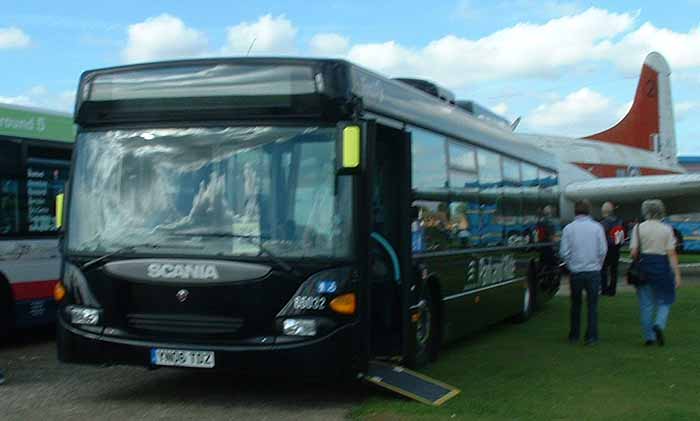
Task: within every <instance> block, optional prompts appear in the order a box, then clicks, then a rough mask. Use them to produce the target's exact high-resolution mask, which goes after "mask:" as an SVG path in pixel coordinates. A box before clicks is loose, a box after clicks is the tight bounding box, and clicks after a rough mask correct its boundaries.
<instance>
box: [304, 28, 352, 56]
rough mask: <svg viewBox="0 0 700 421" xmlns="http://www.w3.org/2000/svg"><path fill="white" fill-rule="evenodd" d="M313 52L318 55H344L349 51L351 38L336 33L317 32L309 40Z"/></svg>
mask: <svg viewBox="0 0 700 421" xmlns="http://www.w3.org/2000/svg"><path fill="white" fill-rule="evenodd" d="M309 46H310V47H311V53H312V54H314V55H318V56H331V57H335V56H342V55H345V53H347V52H348V48H349V47H350V40H348V39H347V38H346V37H344V36H342V35H339V34H334V33H322V34H316V35H314V36H313V37H312V38H311V41H309Z"/></svg>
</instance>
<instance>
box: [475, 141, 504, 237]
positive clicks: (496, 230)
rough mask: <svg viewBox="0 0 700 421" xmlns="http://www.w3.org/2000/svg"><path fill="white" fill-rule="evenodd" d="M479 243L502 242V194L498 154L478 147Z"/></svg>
mask: <svg viewBox="0 0 700 421" xmlns="http://www.w3.org/2000/svg"><path fill="white" fill-rule="evenodd" d="M477 158H478V163H479V225H480V226H479V231H478V232H479V237H480V241H479V245H481V246H497V245H501V244H503V231H504V229H503V228H504V227H503V219H502V218H501V215H502V206H503V202H502V200H501V199H502V194H503V188H502V184H503V179H502V177H501V157H500V155H498V154H496V153H493V152H489V151H486V150H483V149H479V151H478V153H477Z"/></svg>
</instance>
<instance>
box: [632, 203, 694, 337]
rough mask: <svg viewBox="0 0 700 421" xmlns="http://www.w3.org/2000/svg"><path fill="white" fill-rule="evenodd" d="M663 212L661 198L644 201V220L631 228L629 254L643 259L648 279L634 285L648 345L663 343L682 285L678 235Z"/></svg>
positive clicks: (643, 268)
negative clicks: (669, 316) (667, 222)
mask: <svg viewBox="0 0 700 421" xmlns="http://www.w3.org/2000/svg"><path fill="white" fill-rule="evenodd" d="M664 213H665V209H664V204H663V202H662V201H660V200H645V201H644V203H642V215H644V219H645V221H644V222H642V223H641V224H639V225H637V226H636V227H634V228H633V229H632V239H631V240H630V255H631V256H632V258H633V259H636V258H638V257H639V258H640V261H639V262H640V269H641V273H642V277H643V278H644V280H645V283H644V284H641V285H635V286H636V288H637V297H638V299H639V314H640V321H641V324H642V334H643V335H644V344H645V345H653V344H654V343H657V344H658V345H659V346H663V345H664V341H665V339H664V330H665V329H666V323H667V322H668V314H669V312H670V311H671V304H673V302H674V301H675V300H676V289H677V288H680V286H681V272H680V269H679V267H678V255H677V254H676V238H675V236H674V235H673V229H672V228H671V226H670V225H667V224H664V223H663V222H661V219H662V218H663V217H664ZM654 313H656V314H655V315H654ZM652 319H653V320H652Z"/></svg>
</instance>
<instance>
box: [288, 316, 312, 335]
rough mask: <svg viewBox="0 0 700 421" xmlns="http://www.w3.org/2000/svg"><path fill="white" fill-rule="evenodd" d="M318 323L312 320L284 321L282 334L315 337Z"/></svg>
mask: <svg viewBox="0 0 700 421" xmlns="http://www.w3.org/2000/svg"><path fill="white" fill-rule="evenodd" d="M317 327H318V322H317V321H316V320H314V319H284V322H283V324H282V333H283V334H285V335H288V336H316V332H317V330H318V329H317Z"/></svg>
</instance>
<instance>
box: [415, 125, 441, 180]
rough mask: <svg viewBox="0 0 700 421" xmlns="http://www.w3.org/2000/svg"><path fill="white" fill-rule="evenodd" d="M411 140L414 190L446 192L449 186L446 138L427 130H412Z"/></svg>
mask: <svg viewBox="0 0 700 421" xmlns="http://www.w3.org/2000/svg"><path fill="white" fill-rule="evenodd" d="M411 139H412V140H411V142H412V145H411V154H412V157H413V159H412V167H413V168H412V169H413V189H414V190H419V191H445V188H446V187H447V185H448V184H447V165H446V164H447V156H446V153H445V138H444V137H442V136H439V135H436V134H433V133H430V132H427V131H425V130H420V129H412V135H411Z"/></svg>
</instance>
